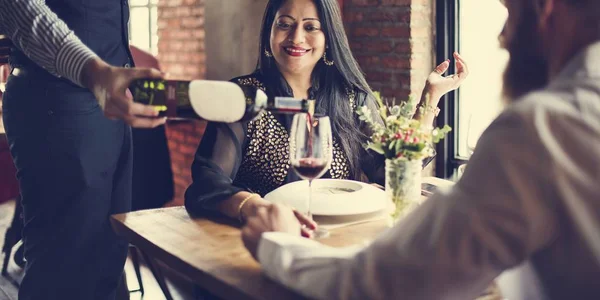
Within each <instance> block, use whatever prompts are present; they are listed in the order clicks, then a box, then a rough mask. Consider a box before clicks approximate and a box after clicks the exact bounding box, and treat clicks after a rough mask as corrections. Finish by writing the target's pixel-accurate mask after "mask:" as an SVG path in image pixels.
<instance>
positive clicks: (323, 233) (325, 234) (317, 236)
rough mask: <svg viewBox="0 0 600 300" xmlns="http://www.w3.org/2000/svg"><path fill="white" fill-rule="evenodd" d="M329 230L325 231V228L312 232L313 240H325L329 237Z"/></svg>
mask: <svg viewBox="0 0 600 300" xmlns="http://www.w3.org/2000/svg"><path fill="white" fill-rule="evenodd" d="M329 235H330V234H329V230H327V229H325V228H320V227H319V228H317V230H315V231H313V237H314V238H315V239H322V238H327V237H329Z"/></svg>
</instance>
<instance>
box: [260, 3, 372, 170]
mask: <svg viewBox="0 0 600 300" xmlns="http://www.w3.org/2000/svg"><path fill="white" fill-rule="evenodd" d="M286 1H289V0H270V1H269V2H268V3H267V8H266V10H265V14H264V17H263V23H262V29H261V36H260V48H259V53H260V55H259V59H258V65H257V69H258V70H257V71H259V72H261V73H262V74H263V75H265V76H281V74H280V73H279V70H278V69H277V67H276V64H275V62H274V59H273V58H272V57H267V56H266V55H265V50H268V51H271V49H270V38H271V28H272V27H273V22H274V21H275V16H276V14H277V11H278V10H279V9H280V8H281V6H282V5H283V4H284V3H285V2H286ZM313 2H314V3H315V5H316V7H317V12H318V15H319V20H320V21H321V30H322V31H323V33H324V34H325V42H326V45H327V50H326V52H327V59H328V60H333V61H334V65H333V66H327V65H325V63H324V62H323V60H322V59H320V60H319V62H318V63H317V65H316V66H315V69H314V70H313V73H312V85H313V88H316V89H317V92H316V94H315V97H316V99H315V100H317V112H326V113H327V115H329V118H330V120H331V127H332V131H333V134H334V136H337V137H339V142H340V143H341V145H342V148H343V150H344V152H345V154H346V156H347V157H348V160H349V162H350V170H351V176H352V178H353V179H355V180H360V179H361V166H360V160H359V158H360V155H361V153H363V154H364V151H362V144H363V143H364V142H365V138H366V136H365V135H364V134H363V133H362V132H361V131H360V130H359V129H358V128H357V123H356V113H355V111H354V110H353V109H352V108H351V106H350V102H349V99H348V89H353V90H354V91H355V92H357V93H356V96H357V97H356V99H355V103H356V104H357V105H360V104H361V103H365V101H364V99H367V100H368V101H366V103H367V104H371V105H369V106H374V104H375V102H374V101H373V99H374V98H373V93H372V91H371V89H370V88H369V85H368V84H367V81H366V79H365V77H364V75H363V73H362V71H361V69H360V67H359V66H358V63H357V62H356V60H355V59H354V56H353V55H352V52H351V51H350V45H349V44H348V37H347V36H346V32H345V30H344V25H343V22H342V16H341V13H340V8H339V4H338V0H313ZM365 97H366V98H365Z"/></svg>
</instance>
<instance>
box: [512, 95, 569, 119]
mask: <svg viewBox="0 0 600 300" xmlns="http://www.w3.org/2000/svg"><path fill="white" fill-rule="evenodd" d="M576 100H577V96H576V94H575V93H573V91H568V90H555V89H542V90H538V91H534V92H531V93H528V94H526V95H524V96H522V97H521V98H519V99H517V100H516V101H514V102H513V103H512V104H510V105H509V106H508V107H507V113H515V114H519V115H522V116H524V117H532V118H533V117H534V116H535V115H538V116H539V115H540V114H544V115H554V116H558V115H576V114H578V113H579V112H578V107H577V104H576V103H577V101H576Z"/></svg>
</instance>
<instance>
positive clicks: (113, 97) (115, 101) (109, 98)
mask: <svg viewBox="0 0 600 300" xmlns="http://www.w3.org/2000/svg"><path fill="white" fill-rule="evenodd" d="M140 78H162V73H161V72H160V71H158V70H155V69H139V68H134V69H127V68H118V67H113V66H110V65H108V64H107V63H105V62H104V61H102V60H101V59H100V58H94V59H91V60H90V61H89V62H87V63H86V64H85V66H84V67H83V70H82V73H81V82H82V84H83V85H84V86H85V87H87V88H88V89H90V90H91V91H92V92H93V93H94V95H95V96H96V99H97V100H98V102H99V103H100V106H101V107H102V110H103V111H104V115H105V116H106V117H107V118H109V119H121V120H124V121H125V122H126V123H128V124H129V125H131V126H133V127H139V128H153V127H156V126H159V125H162V124H164V123H165V118H157V116H158V112H157V111H156V110H155V109H154V108H153V107H152V106H149V105H143V104H140V103H135V102H133V99H132V97H131V94H128V93H127V90H128V88H129V85H130V83H131V82H132V81H133V80H135V79H140Z"/></svg>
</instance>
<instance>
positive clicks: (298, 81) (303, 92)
mask: <svg viewBox="0 0 600 300" xmlns="http://www.w3.org/2000/svg"><path fill="white" fill-rule="evenodd" d="M282 75H283V78H285V80H286V81H287V83H288V84H289V85H290V88H292V92H293V93H294V98H302V99H308V89H310V87H311V79H310V74H308V75H299V74H298V75H291V74H282Z"/></svg>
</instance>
